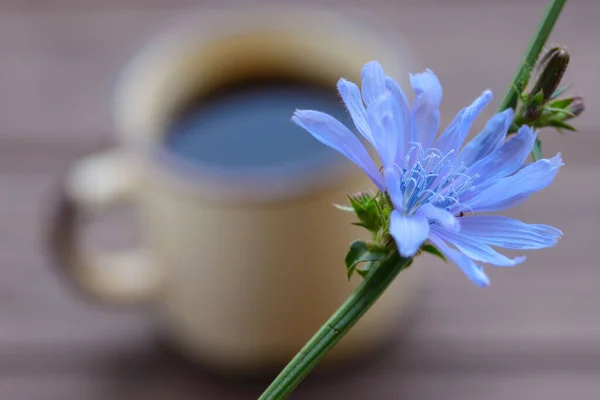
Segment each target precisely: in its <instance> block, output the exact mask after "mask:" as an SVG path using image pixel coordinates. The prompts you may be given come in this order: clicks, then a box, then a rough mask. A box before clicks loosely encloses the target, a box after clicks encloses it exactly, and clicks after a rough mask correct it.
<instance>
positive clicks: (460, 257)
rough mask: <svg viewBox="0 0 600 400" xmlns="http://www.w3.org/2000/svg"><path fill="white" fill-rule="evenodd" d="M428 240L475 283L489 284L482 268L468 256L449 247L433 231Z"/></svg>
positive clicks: (482, 285) (484, 285) (479, 284)
mask: <svg viewBox="0 0 600 400" xmlns="http://www.w3.org/2000/svg"><path fill="white" fill-rule="evenodd" d="M429 240H431V243H433V244H434V246H435V247H437V248H438V250H439V251H441V252H442V254H443V255H444V256H446V258H448V259H449V260H450V261H452V262H454V263H455V264H456V265H458V266H459V268H460V269H462V271H463V272H464V273H465V275H467V276H468V277H469V279H471V280H472V281H473V282H475V284H476V285H478V286H481V287H486V286H488V285H489V284H490V280H489V278H488V277H487V275H486V274H485V272H483V268H481V266H479V265H477V264H475V263H474V262H473V260H471V259H470V258H469V257H467V256H466V255H464V254H463V253H461V252H460V251H458V250H454V249H452V248H450V247H449V246H448V245H447V244H446V243H444V241H443V240H442V239H440V238H439V237H438V236H436V235H435V234H433V233H432V234H430V235H429Z"/></svg>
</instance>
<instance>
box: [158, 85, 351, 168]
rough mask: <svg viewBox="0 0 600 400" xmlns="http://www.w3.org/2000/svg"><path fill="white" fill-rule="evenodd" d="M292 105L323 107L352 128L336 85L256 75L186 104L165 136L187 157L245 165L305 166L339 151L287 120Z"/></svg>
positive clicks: (200, 161) (212, 163)
mask: <svg viewBox="0 0 600 400" xmlns="http://www.w3.org/2000/svg"><path fill="white" fill-rule="evenodd" d="M295 109H312V110H318V111H323V112H326V113H328V114H331V115H333V116H334V117H336V118H338V119H339V120H340V121H342V122H343V123H344V124H346V125H347V126H349V127H352V121H351V119H350V117H349V115H348V113H347V111H346V110H345V107H344V105H343V104H342V101H341V99H340V97H339V95H338V93H337V92H336V89H335V86H332V87H331V88H324V87H322V86H319V85H316V84H309V83H305V82H298V81H291V80H281V79H277V80H256V81H251V82H244V83H240V84H236V85H232V86H229V87H225V88H222V89H220V90H218V91H214V92H213V93H212V94H210V95H207V96H204V97H203V98H202V99H200V100H198V101H196V102H194V103H192V104H190V106H188V107H186V108H185V109H184V110H183V111H182V112H181V113H180V116H179V117H178V118H176V119H175V122H174V123H173V124H172V126H171V127H170V129H169V131H168V132H167V135H165V139H164V146H165V149H166V150H167V151H168V152H169V153H171V155H174V156H176V157H177V158H183V159H184V160H185V161H187V162H192V163H196V164H200V165H205V166H210V167H211V168H215V167H216V168H224V169H228V170H236V169H242V170H248V169H252V168H265V167H268V168H270V167H274V168H277V167H279V166H281V167H284V166H285V167H290V166H296V165H297V166H298V167H305V166H307V165H311V164H315V163H324V162H325V163H327V162H329V161H336V160H338V159H339V158H340V157H341V156H340V155H339V154H338V153H337V152H335V151H334V150H332V149H330V148H329V147H327V146H325V145H324V144H322V143H321V142H319V141H318V140H316V139H315V138H313V137H312V136H311V135H310V134H309V133H308V132H306V131H305V130H304V129H302V128H300V127H298V126H297V125H296V124H294V123H293V122H292V121H291V117H292V115H293V112H294V110H295Z"/></svg>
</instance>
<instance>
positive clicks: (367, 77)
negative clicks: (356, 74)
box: [361, 61, 386, 109]
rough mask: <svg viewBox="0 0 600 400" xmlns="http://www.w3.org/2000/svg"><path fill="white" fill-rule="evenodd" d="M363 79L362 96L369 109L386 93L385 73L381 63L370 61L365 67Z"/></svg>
mask: <svg viewBox="0 0 600 400" xmlns="http://www.w3.org/2000/svg"><path fill="white" fill-rule="evenodd" d="M361 77H362V96H363V100H364V101H365V104H366V105H367V109H368V107H370V106H371V103H373V102H374V101H375V100H376V99H377V98H378V97H379V96H381V95H382V94H384V93H385V90H386V89H385V73H384V72H383V68H382V67H381V65H380V64H379V62H377V61H370V62H368V63H366V64H365V66H364V67H363V70H362V74H361Z"/></svg>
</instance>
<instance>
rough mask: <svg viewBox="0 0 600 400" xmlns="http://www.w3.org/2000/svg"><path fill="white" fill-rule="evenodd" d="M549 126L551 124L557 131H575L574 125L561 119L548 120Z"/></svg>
mask: <svg viewBox="0 0 600 400" xmlns="http://www.w3.org/2000/svg"><path fill="white" fill-rule="evenodd" d="M549 126H552V127H554V128H556V129H557V130H558V131H559V132H560V131H561V130H563V129H564V130H566V131H573V132H577V129H575V127H574V126H572V125H569V124H567V123H566V122H563V121H549Z"/></svg>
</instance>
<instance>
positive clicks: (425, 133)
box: [410, 69, 442, 149]
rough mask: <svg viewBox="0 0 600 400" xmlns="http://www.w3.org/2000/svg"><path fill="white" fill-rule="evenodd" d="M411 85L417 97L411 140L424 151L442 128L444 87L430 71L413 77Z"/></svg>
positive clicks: (414, 106) (413, 113)
mask: <svg viewBox="0 0 600 400" xmlns="http://www.w3.org/2000/svg"><path fill="white" fill-rule="evenodd" d="M410 83H411V85H412V87H413V90H414V91H415V95H416V96H415V99H414V104H413V109H412V121H411V128H412V131H411V138H410V140H411V141H412V142H417V143H421V145H422V146H423V148H424V149H428V148H429V147H430V146H431V144H432V143H433V140H434V139H435V136H436V134H437V131H438V129H439V127H440V111H439V107H440V103H441V102H442V85H441V84H440V81H439V79H438V77H437V76H436V75H435V74H434V73H433V71H431V70H430V69H426V70H425V72H423V73H420V74H415V75H411V76H410Z"/></svg>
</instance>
